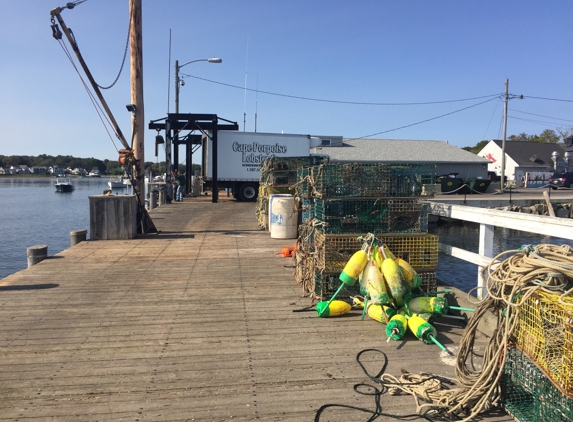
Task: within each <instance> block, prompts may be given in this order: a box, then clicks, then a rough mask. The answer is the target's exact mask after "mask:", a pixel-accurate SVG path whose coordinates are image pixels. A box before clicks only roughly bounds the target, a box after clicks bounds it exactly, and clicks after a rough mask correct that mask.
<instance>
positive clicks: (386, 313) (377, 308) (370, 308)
mask: <svg viewBox="0 0 573 422" xmlns="http://www.w3.org/2000/svg"><path fill="white" fill-rule="evenodd" d="M366 312H367V313H368V316H369V317H370V318H372V319H373V320H375V321H378V322H381V323H382V324H387V323H388V322H389V320H390V318H392V317H393V316H394V315H396V311H395V310H394V309H393V308H390V307H389V306H383V305H375V304H373V303H369V304H368V305H367V311H366Z"/></svg>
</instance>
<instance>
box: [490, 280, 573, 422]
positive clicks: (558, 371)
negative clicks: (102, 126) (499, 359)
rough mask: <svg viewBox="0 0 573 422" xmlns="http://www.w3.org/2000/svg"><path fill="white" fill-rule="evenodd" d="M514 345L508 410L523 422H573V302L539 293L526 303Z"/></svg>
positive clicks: (507, 372) (505, 392) (508, 367)
mask: <svg viewBox="0 0 573 422" xmlns="http://www.w3.org/2000/svg"><path fill="white" fill-rule="evenodd" d="M511 343H512V347H510V348H508V351H507V353H506V359H505V363H504V365H503V368H502V377H501V388H502V403H503V405H504V407H505V409H506V410H507V411H508V412H509V413H510V414H511V415H512V416H513V417H514V418H515V419H517V420H519V421H522V422H534V421H555V422H561V421H567V422H573V298H571V296H565V297H562V298H561V297H560V295H559V294H555V293H548V292H544V291H541V290H538V291H537V292H535V293H534V294H533V295H531V296H529V297H528V298H527V299H525V300H523V301H521V303H520V304H519V314H518V316H517V326H516V331H515V333H514V335H513V338H512V339H511Z"/></svg>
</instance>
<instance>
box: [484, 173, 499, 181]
mask: <svg viewBox="0 0 573 422" xmlns="http://www.w3.org/2000/svg"><path fill="white" fill-rule="evenodd" d="M487 178H488V179H489V180H491V181H492V182H499V181H501V176H498V175H497V174H496V173H495V171H488V172H487Z"/></svg>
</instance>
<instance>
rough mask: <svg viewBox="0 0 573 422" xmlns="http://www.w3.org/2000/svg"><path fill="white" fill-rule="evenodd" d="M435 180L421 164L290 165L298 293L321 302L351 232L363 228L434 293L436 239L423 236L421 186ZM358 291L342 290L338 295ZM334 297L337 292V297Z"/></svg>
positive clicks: (350, 249) (353, 242)
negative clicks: (296, 207) (293, 168)
mask: <svg viewBox="0 0 573 422" xmlns="http://www.w3.org/2000/svg"><path fill="white" fill-rule="evenodd" d="M434 178H435V167H434V165H429V164H388V163H328V164H322V165H314V166H307V167H300V168H299V169H298V170H297V182H296V186H295V188H296V189H295V192H296V197H297V199H298V201H299V203H300V207H301V210H302V224H301V225H299V238H298V243H297V251H296V253H295V268H296V270H295V275H296V279H297V281H298V282H299V283H302V285H303V288H304V291H305V292H307V293H310V294H312V295H315V296H316V297H317V298H320V300H327V299H328V298H329V297H331V296H332V294H333V293H334V292H335V291H336V289H337V287H338V286H339V285H340V280H339V279H338V277H339V275H340V273H341V271H342V270H343V269H344V266H345V264H346V263H347V261H348V260H349V259H350V258H351V256H352V254H353V253H354V252H356V250H359V249H360V248H361V246H362V241H361V240H358V237H360V236H363V235H366V234H367V233H375V234H376V236H377V237H378V238H379V239H380V240H382V241H383V242H384V243H385V244H387V245H388V247H389V248H390V250H391V251H392V252H393V253H394V255H395V256H396V257H397V258H402V259H404V260H405V261H406V262H408V263H409V264H410V265H411V266H412V267H413V268H414V269H415V270H416V271H417V272H418V274H419V275H420V276H421V277H422V286H421V289H422V290H423V291H430V290H435V287H436V284H437V283H436V273H435V271H436V268H437V263H438V237H437V236H435V235H431V234H428V233H427V230H428V205H427V204H426V203H424V202H423V201H422V200H421V193H422V186H423V185H424V184H427V183H431V182H432V181H433V180H434ZM356 294H358V287H357V286H353V287H352V288H350V287H345V290H343V291H342V296H344V297H349V296H352V295H356ZM342 296H341V297H342Z"/></svg>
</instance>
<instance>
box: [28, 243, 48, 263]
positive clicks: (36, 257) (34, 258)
mask: <svg viewBox="0 0 573 422" xmlns="http://www.w3.org/2000/svg"><path fill="white" fill-rule="evenodd" d="M26 255H27V256H28V268H30V267H31V266H33V265H36V264H37V263H39V262H41V261H43V260H44V259H46V258H47V257H48V245H36V246H30V247H29V248H28V249H26Z"/></svg>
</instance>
